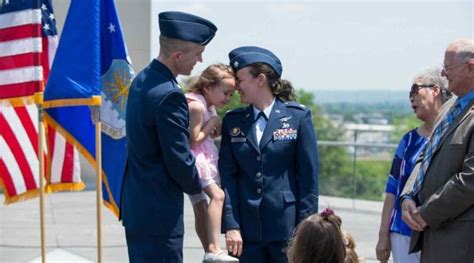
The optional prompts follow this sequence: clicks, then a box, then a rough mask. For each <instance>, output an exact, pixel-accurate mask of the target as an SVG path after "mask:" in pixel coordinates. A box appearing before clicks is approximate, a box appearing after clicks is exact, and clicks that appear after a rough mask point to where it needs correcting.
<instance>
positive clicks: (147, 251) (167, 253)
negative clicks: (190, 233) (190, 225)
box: [125, 228, 183, 263]
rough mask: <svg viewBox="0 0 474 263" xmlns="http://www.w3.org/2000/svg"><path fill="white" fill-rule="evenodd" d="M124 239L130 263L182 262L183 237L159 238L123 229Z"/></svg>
mask: <svg viewBox="0 0 474 263" xmlns="http://www.w3.org/2000/svg"><path fill="white" fill-rule="evenodd" d="M125 237H126V238H127V247H128V258H129V261H130V262H132V263H135V262H137V263H141V262H158V263H161V262H162V263H182V262H183V236H176V237H161V236H154V235H150V234H146V233H143V232H134V231H131V230H127V228H125Z"/></svg>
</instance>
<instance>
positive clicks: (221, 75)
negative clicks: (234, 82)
mask: <svg viewBox="0 0 474 263" xmlns="http://www.w3.org/2000/svg"><path fill="white" fill-rule="evenodd" d="M228 78H234V72H233V71H232V68H231V67H230V66H228V65H225V64H222V63H219V64H213V65H210V66H208V67H207V68H206V69H205V70H204V71H203V72H202V73H201V75H200V76H199V77H197V78H195V79H190V80H189V82H188V85H187V86H188V91H190V92H194V93H199V94H202V93H203V89H204V88H205V87H212V86H215V85H218V84H219V83H220V82H221V80H223V79H228Z"/></svg>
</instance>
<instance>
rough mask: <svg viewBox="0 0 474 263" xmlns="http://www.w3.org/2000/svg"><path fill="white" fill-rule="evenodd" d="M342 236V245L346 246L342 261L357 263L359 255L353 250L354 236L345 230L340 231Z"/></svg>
mask: <svg viewBox="0 0 474 263" xmlns="http://www.w3.org/2000/svg"><path fill="white" fill-rule="evenodd" d="M342 237H343V239H344V245H345V246H346V258H345V260H344V263H359V256H358V255H357V253H356V252H355V241H354V238H352V236H351V234H349V233H348V232H346V231H342Z"/></svg>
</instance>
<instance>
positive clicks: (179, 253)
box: [121, 12, 217, 263]
mask: <svg viewBox="0 0 474 263" xmlns="http://www.w3.org/2000/svg"><path fill="white" fill-rule="evenodd" d="M159 25H160V31H161V35H160V53H159V56H158V58H157V59H154V60H153V61H152V62H151V63H150V64H149V65H148V66H147V67H146V68H145V69H143V70H142V71H141V72H140V73H139V74H138V75H137V76H136V78H135V79H134V81H133V82H132V84H131V86H130V93H129V96H128V104H127V115H126V120H127V124H126V125H127V126H126V128H127V139H128V160H127V170H126V174H125V178H124V184H123V192H122V208H121V217H122V219H123V225H124V226H125V234H126V238H127V246H128V253H129V259H130V261H131V262H167V263H169V262H182V261H183V249H182V248H183V233H184V229H183V228H184V227H183V192H186V193H188V194H197V193H199V192H200V191H201V186H200V184H199V178H198V174H197V170H196V168H195V166H194V162H195V159H194V157H193V156H192V154H191V152H190V149H189V140H188V138H189V131H188V126H189V116H188V106H187V103H186V99H185V97H184V94H183V92H182V90H181V89H180V87H179V86H178V82H177V81H176V77H177V76H178V75H189V74H190V73H191V71H192V69H193V67H194V65H195V64H196V63H197V62H198V61H199V62H201V61H202V52H203V51H204V48H205V45H206V44H207V43H209V42H210V41H211V39H212V38H213V37H214V35H215V33H216V31H217V28H216V26H215V25H214V24H212V23H211V22H210V21H208V20H206V19H203V18H201V17H198V16H194V15H191V14H187V13H182V12H163V13H160V14H159Z"/></svg>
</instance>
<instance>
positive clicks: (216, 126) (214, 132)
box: [209, 116, 222, 138]
mask: <svg viewBox="0 0 474 263" xmlns="http://www.w3.org/2000/svg"><path fill="white" fill-rule="evenodd" d="M209 122H210V123H211V125H212V126H213V128H212V129H211V132H210V134H209V135H210V136H211V138H216V137H219V136H220V135H221V131H222V120H221V119H220V118H219V117H218V116H214V117H212V118H210V119H209Z"/></svg>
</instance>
